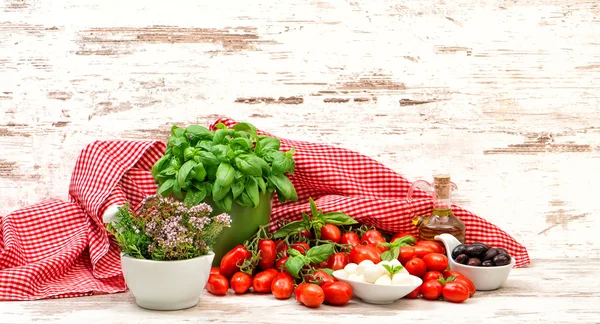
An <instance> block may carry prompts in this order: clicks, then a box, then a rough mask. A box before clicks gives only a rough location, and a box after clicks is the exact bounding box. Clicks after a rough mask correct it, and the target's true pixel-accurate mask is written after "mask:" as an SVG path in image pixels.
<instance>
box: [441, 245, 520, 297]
mask: <svg viewBox="0 0 600 324" xmlns="http://www.w3.org/2000/svg"><path fill="white" fill-rule="evenodd" d="M435 239H436V240H438V241H442V242H443V243H444V246H446V254H447V255H448V264H449V265H450V269H452V270H454V271H458V272H460V273H462V274H463V275H465V276H466V277H467V278H469V279H471V281H473V284H475V288H476V289H477V290H495V289H498V288H500V287H502V285H504V282H506V279H507V278H508V274H509V273H510V270H511V269H512V268H513V267H514V265H515V259H514V258H512V256H511V260H510V264H507V265H505V266H499V267H474V266H468V265H464V264H460V263H456V262H454V260H453V259H452V250H454V248H455V247H456V246H458V245H459V244H461V243H460V241H459V240H457V239H456V237H454V236H453V235H451V234H441V235H438V236H436V237H435Z"/></svg>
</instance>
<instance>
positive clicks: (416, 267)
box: [404, 258, 427, 278]
mask: <svg viewBox="0 0 600 324" xmlns="http://www.w3.org/2000/svg"><path fill="white" fill-rule="evenodd" d="M404 267H405V268H406V271H408V273H410V274H411V275H413V276H417V277H419V278H422V277H423V275H425V273H426V272H427V266H426V265H425V262H423V260H421V259H419V258H414V259H410V260H408V262H406V265H405V266H404Z"/></svg>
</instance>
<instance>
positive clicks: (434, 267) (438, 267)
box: [423, 253, 448, 272]
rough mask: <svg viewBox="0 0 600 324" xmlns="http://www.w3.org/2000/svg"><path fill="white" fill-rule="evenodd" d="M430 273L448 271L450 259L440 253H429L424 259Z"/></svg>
mask: <svg viewBox="0 0 600 324" xmlns="http://www.w3.org/2000/svg"><path fill="white" fill-rule="evenodd" d="M423 261H424V262H425V265H426V266H427V270H429V271H440V272H442V271H445V270H446V269H448V258H447V257H446V256H445V255H443V254H440V253H429V254H427V255H425V256H424V257H423Z"/></svg>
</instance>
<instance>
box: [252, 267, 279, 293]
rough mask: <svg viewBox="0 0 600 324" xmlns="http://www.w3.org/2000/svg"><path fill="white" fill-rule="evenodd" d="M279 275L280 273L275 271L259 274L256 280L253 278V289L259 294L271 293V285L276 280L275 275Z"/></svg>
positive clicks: (255, 277)
mask: <svg viewBox="0 0 600 324" xmlns="http://www.w3.org/2000/svg"><path fill="white" fill-rule="evenodd" d="M271 270H273V271H271ZM277 273H278V271H277V270H275V269H269V270H265V271H262V272H259V273H257V274H256V275H255V276H254V278H252V288H254V291H255V292H257V293H269V292H271V283H273V279H275V275H277Z"/></svg>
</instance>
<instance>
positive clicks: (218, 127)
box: [215, 122, 227, 129]
mask: <svg viewBox="0 0 600 324" xmlns="http://www.w3.org/2000/svg"><path fill="white" fill-rule="evenodd" d="M215 128H216V129H227V125H225V124H223V123H222V122H218V123H217V124H216V125H215Z"/></svg>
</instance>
